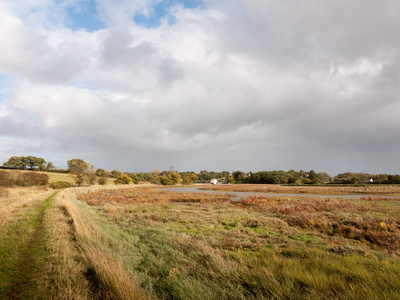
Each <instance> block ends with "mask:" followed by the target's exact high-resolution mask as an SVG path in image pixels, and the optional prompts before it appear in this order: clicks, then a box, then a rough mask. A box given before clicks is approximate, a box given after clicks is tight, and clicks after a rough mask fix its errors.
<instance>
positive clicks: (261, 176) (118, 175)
mask: <svg viewBox="0 0 400 300" xmlns="http://www.w3.org/2000/svg"><path fill="white" fill-rule="evenodd" d="M67 165H68V170H59V171H60V172H68V173H70V174H71V175H72V176H74V178H75V183H76V184H77V185H83V184H85V183H86V184H94V183H98V184H105V183H106V182H108V181H109V179H110V178H111V180H113V182H114V183H115V184H131V183H134V184H137V183H139V182H150V183H153V184H159V185H175V184H184V185H189V184H193V183H208V182H210V181H211V180H212V179H216V180H218V182H221V183H231V184H233V183H251V184H293V185H302V184H366V183H369V184H372V183H375V184H400V175H391V174H368V173H351V172H346V173H342V174H338V175H337V176H335V177H331V176H330V175H329V174H327V173H326V172H318V173H317V172H315V171H314V170H310V171H303V170H300V171H294V170H290V171H282V170H280V171H260V172H248V173H246V172H243V171H233V172H229V171H222V172H214V171H207V170H202V171H200V172H199V173H195V172H177V171H176V170H175V168H174V167H173V166H171V167H170V168H169V170H167V171H160V170H153V171H151V172H140V173H134V172H121V171H118V170H112V171H109V170H105V169H101V168H99V169H95V167H94V165H92V164H90V163H87V162H85V161H84V160H82V159H79V158H73V159H70V160H68V161H67ZM3 167H4V168H9V169H19V170H37V171H53V170H54V169H55V167H54V165H53V163H52V162H46V160H45V159H44V158H41V157H36V156H12V157H10V158H9V159H8V160H7V161H6V162H4V164H3ZM62 184H63V185H65V184H66V183H62Z"/></svg>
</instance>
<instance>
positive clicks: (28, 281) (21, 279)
mask: <svg viewBox="0 0 400 300" xmlns="http://www.w3.org/2000/svg"><path fill="white" fill-rule="evenodd" d="M55 194H56V193H54V194H53V195H52V196H50V197H48V198H46V199H45V200H44V201H43V202H42V204H41V205H40V207H39V208H38V214H37V216H36V218H35V219H34V220H33V233H32V236H31V237H30V239H29V241H28V243H27V245H26V247H25V248H24V249H22V250H21V252H20V254H19V259H18V268H17V271H16V276H15V278H14V284H13V287H12V289H11V290H10V292H9V293H8V294H7V295H6V299H27V298H29V299H35V298H36V299H38V298H39V295H37V294H36V291H37V287H36V285H35V282H34V280H35V278H36V277H38V273H40V270H38V262H39V261H40V260H41V257H40V255H41V247H42V246H41V241H42V238H43V231H44V229H43V217H44V213H45V211H46V209H47V208H48V207H49V205H50V202H51V200H52V199H53V198H54V196H55Z"/></svg>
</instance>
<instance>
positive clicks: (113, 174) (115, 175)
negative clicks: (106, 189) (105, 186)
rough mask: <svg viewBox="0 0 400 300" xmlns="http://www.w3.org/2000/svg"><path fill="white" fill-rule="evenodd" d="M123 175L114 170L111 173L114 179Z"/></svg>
mask: <svg viewBox="0 0 400 300" xmlns="http://www.w3.org/2000/svg"><path fill="white" fill-rule="evenodd" d="M121 175H122V172H120V171H118V170H112V171H111V176H112V177H114V178H118V177H120V176H121Z"/></svg>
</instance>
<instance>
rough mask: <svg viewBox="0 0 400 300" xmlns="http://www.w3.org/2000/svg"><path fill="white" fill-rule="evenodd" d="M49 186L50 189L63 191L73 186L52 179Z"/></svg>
mask: <svg viewBox="0 0 400 300" xmlns="http://www.w3.org/2000/svg"><path fill="white" fill-rule="evenodd" d="M49 186H50V187H51V188H52V189H55V190H59V189H65V188H68V187H71V186H73V184H72V183H69V182H66V181H59V180H57V179H54V180H52V181H50V184H49Z"/></svg>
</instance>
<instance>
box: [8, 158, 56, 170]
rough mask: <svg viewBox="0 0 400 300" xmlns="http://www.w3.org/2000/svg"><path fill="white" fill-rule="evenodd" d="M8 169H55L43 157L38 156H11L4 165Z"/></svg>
mask: <svg viewBox="0 0 400 300" xmlns="http://www.w3.org/2000/svg"><path fill="white" fill-rule="evenodd" d="M3 167H4V168H7V169H18V170H36V171H49V170H52V169H54V165H53V163H52V162H46V160H45V159H44V158H42V157H36V156H32V155H29V156H11V157H10V158H9V159H8V160H7V161H6V162H4V164H3Z"/></svg>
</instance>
